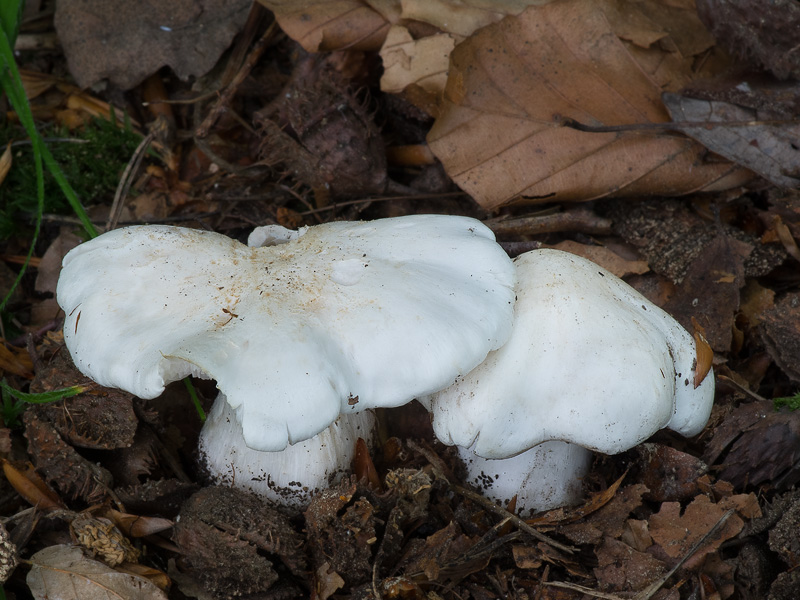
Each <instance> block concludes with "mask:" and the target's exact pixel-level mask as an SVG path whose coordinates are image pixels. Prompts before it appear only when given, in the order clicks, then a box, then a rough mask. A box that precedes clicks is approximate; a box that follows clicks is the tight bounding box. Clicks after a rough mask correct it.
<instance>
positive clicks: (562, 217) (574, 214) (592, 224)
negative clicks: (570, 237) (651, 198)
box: [484, 209, 611, 235]
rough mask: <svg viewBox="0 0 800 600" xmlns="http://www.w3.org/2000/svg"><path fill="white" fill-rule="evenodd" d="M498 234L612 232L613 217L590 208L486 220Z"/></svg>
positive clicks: (598, 233)
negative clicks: (600, 214) (599, 214)
mask: <svg viewBox="0 0 800 600" xmlns="http://www.w3.org/2000/svg"><path fill="white" fill-rule="evenodd" d="M484 224H485V225H486V226H487V227H489V228H490V229H491V230H492V231H494V232H495V234H496V235H539V234H542V233H555V232H559V231H580V232H582V233H587V234H590V235H608V234H610V233H611V219H605V218H603V217H598V216H597V215H596V214H594V213H593V212H592V211H590V210H583V209H581V210H569V211H565V212H559V213H555V214H552V215H541V216H532V217H518V218H515V219H491V220H488V221H484Z"/></svg>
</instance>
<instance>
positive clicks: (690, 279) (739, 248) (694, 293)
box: [664, 235, 753, 352]
mask: <svg viewBox="0 0 800 600" xmlns="http://www.w3.org/2000/svg"><path fill="white" fill-rule="evenodd" d="M752 251H753V247H752V246H751V245H750V244H747V243H745V242H740V241H739V240H736V239H734V238H730V237H728V236H726V235H720V236H718V237H716V238H715V239H714V240H713V241H711V242H710V243H709V244H708V245H707V246H706V247H705V248H704V249H703V252H702V253H701V254H700V255H698V256H697V258H695V259H694V260H693V261H692V263H691V265H690V266H689V270H688V272H687V274H686V277H685V278H684V280H683V282H681V284H680V285H679V286H678V287H677V289H676V292H675V294H674V295H673V297H672V298H670V300H669V301H668V302H667V304H666V305H665V306H664V310H666V311H667V312H668V313H670V314H671V315H672V316H673V317H675V318H676V319H677V320H678V322H679V323H680V324H681V325H683V326H684V327H685V328H686V329H687V330H689V331H693V330H694V329H695V328H694V327H693V326H692V318H695V319H696V320H697V322H698V323H699V324H700V326H701V327H702V328H703V330H704V332H705V333H704V337H705V339H706V340H707V341H708V343H709V344H710V345H711V347H712V348H713V349H714V350H716V351H719V352H724V351H727V350H729V349H730V348H731V341H732V339H733V333H732V331H733V320H734V316H735V314H736V311H737V310H738V308H739V297H740V294H739V290H740V289H741V288H742V286H743V285H744V261H745V259H746V258H747V257H748V256H749V255H750V253H751V252H752Z"/></svg>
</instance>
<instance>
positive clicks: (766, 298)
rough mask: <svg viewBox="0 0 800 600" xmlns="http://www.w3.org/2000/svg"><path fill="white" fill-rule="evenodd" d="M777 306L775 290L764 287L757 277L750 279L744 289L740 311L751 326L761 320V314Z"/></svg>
mask: <svg viewBox="0 0 800 600" xmlns="http://www.w3.org/2000/svg"><path fill="white" fill-rule="evenodd" d="M774 306H775V291H774V290H771V289H769V288H765V287H762V286H761V285H759V283H758V282H757V281H756V280H755V279H748V280H747V283H745V286H744V288H743V289H742V301H741V304H740V305H739V311H740V314H741V315H742V316H744V317H745V318H746V319H747V324H748V325H749V326H750V327H755V326H757V325H758V324H759V323H760V322H761V315H762V314H763V313H764V312H765V311H767V310H769V309H771V308H773V307H774Z"/></svg>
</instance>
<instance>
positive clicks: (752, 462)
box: [704, 401, 800, 490]
mask: <svg viewBox="0 0 800 600" xmlns="http://www.w3.org/2000/svg"><path fill="white" fill-rule="evenodd" d="M720 457H724V458H723V459H722V460H721V461H720V460H719V459H720ZM704 458H705V459H706V460H707V461H708V462H709V464H712V463H716V462H721V464H720V465H719V477H720V478H721V479H724V480H726V481H730V482H731V483H732V484H733V485H734V486H735V487H736V488H737V489H742V488H744V486H746V485H753V486H759V485H764V484H768V485H770V486H772V487H775V488H776V489H779V490H783V489H787V488H789V487H791V486H792V485H794V484H795V483H796V482H797V481H799V480H800V413H798V412H796V411H794V412H793V411H789V410H786V409H784V410H780V411H776V410H775V408H774V406H773V405H772V403H771V402H767V401H761V402H749V403H745V404H741V405H740V406H738V407H737V408H736V409H735V410H734V411H733V412H732V413H731V414H730V415H727V416H726V417H725V418H724V419H723V420H722V422H721V423H720V424H719V425H718V426H717V427H716V428H715V429H714V436H713V437H712V439H711V442H710V443H709V445H708V447H707V449H706V455H705V457H704Z"/></svg>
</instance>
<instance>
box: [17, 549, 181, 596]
mask: <svg viewBox="0 0 800 600" xmlns="http://www.w3.org/2000/svg"><path fill="white" fill-rule="evenodd" d="M30 560H31V564H32V566H31V570H30V571H29V572H28V576H27V578H26V582H27V584H28V587H29V588H30V591H31V593H32V594H33V596H34V598H36V599H37V600H44V599H48V600H111V599H112V598H116V599H125V600H161V599H163V600H167V595H166V594H165V593H164V592H163V591H162V590H161V589H159V588H158V587H157V586H156V585H155V584H153V583H152V582H150V581H149V580H148V579H145V578H143V577H139V576H136V575H131V574H128V573H121V572H119V571H116V570H115V569H112V568H111V567H109V566H108V565H106V564H104V563H102V562H100V561H97V560H92V559H90V558H86V557H85V556H84V555H83V552H81V551H80V549H79V548H76V547H74V546H68V545H60V546H50V547H49V548H45V549H44V550H40V551H39V552H37V553H36V554H34V555H33V556H31V558H30Z"/></svg>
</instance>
